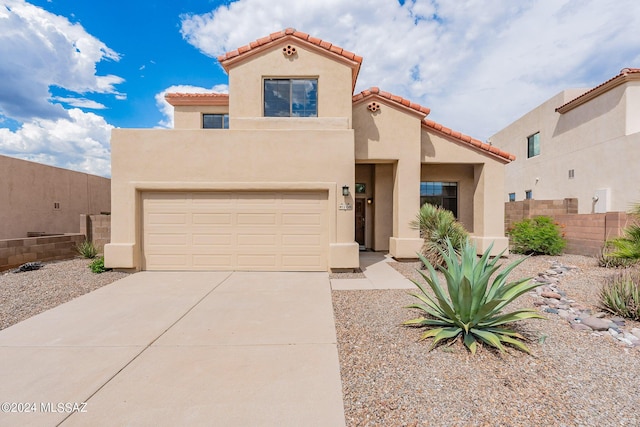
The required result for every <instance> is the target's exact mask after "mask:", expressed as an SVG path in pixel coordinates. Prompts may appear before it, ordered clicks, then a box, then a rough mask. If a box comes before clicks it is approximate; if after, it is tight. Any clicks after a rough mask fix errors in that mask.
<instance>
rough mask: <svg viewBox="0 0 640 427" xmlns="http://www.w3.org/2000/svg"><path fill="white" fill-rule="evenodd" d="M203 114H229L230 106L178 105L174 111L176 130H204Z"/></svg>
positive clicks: (174, 126)
mask: <svg viewBox="0 0 640 427" xmlns="http://www.w3.org/2000/svg"><path fill="white" fill-rule="evenodd" d="M203 114H229V106H228V105H203V106H199V105H198V106H196V105H178V106H176V107H174V110H173V128H174V129H202V115H203ZM209 130H213V129H209Z"/></svg>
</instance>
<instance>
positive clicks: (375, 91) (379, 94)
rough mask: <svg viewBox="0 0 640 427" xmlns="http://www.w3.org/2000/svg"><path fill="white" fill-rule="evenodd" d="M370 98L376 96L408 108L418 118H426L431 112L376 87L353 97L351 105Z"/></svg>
mask: <svg viewBox="0 0 640 427" xmlns="http://www.w3.org/2000/svg"><path fill="white" fill-rule="evenodd" d="M372 96H377V97H379V98H383V99H387V100H389V101H392V102H394V103H396V104H399V105H401V106H402V107H404V108H409V109H411V110H414V111H416V112H417V113H418V114H419V115H420V116H422V117H426V116H427V115H428V114H429V113H430V112H431V110H430V109H428V108H427V107H423V106H422V105H420V104H416V103H415V102H411V101H409V100H408V99H405V98H403V97H401V96H397V95H393V94H391V93H389V92H385V91H383V90H380V89H378V88H377V87H372V88H369V89H365V90H363V91H362V92H360V93H359V94H357V95H353V103H354V104H358V103H360V102H362V101H363V100H365V99H367V98H370V97H372Z"/></svg>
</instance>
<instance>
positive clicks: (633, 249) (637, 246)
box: [605, 204, 640, 265]
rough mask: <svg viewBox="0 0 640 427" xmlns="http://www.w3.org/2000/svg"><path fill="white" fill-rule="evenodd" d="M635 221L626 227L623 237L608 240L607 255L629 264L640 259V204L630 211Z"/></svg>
mask: <svg viewBox="0 0 640 427" xmlns="http://www.w3.org/2000/svg"><path fill="white" fill-rule="evenodd" d="M630 214H631V216H632V217H634V219H635V222H634V223H632V224H631V225H629V226H628V227H626V228H625V229H624V234H623V235H622V236H621V237H616V238H614V239H611V240H608V241H607V243H606V246H605V248H606V249H607V252H606V257H608V258H610V259H618V260H624V261H626V263H627V265H629V264H633V263H636V262H638V261H640V204H636V205H635V206H634V207H633V209H632V210H631V212H630Z"/></svg>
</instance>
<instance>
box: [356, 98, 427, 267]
mask: <svg viewBox="0 0 640 427" xmlns="http://www.w3.org/2000/svg"><path fill="white" fill-rule="evenodd" d="M376 101H377V102H378V103H380V104H381V108H380V109H379V110H378V111H376V112H371V111H369V110H368V109H367V105H368V102H367V101H366V102H361V103H358V104H356V105H355V106H354V107H353V126H354V129H355V144H356V161H358V162H361V163H388V162H393V163H394V165H395V166H394V170H393V181H392V182H393V192H392V197H393V200H392V209H393V210H392V213H393V215H392V237H390V241H389V252H390V253H391V255H393V256H395V257H397V258H413V257H415V253H416V252H417V251H418V250H419V249H420V247H421V245H422V239H420V233H419V232H418V230H414V229H412V228H411V227H410V226H409V223H410V222H411V221H412V220H413V219H414V218H415V215H416V213H417V212H418V210H419V208H420V132H421V131H420V129H421V117H420V116H419V115H416V114H414V113H407V112H406V111H402V110H400V109H399V108H397V107H396V106H395V105H393V104H391V103H387V102H385V101H384V100H382V99H378V98H377V99H376ZM381 202H382V201H381ZM376 204H378V202H376ZM376 222H377V221H376ZM378 237H381V236H376V237H375V242H376V247H382V246H383V244H382V242H380V241H379V239H378Z"/></svg>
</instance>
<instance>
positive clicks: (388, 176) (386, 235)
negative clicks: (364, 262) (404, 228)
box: [373, 163, 395, 251]
mask: <svg viewBox="0 0 640 427" xmlns="http://www.w3.org/2000/svg"><path fill="white" fill-rule="evenodd" d="M394 168H395V165H394V164H381V163H379V164H376V165H375V194H374V196H373V207H374V209H375V213H374V217H373V218H374V236H373V250H375V251H388V250H389V241H390V239H391V237H392V236H393V171H394Z"/></svg>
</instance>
